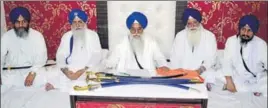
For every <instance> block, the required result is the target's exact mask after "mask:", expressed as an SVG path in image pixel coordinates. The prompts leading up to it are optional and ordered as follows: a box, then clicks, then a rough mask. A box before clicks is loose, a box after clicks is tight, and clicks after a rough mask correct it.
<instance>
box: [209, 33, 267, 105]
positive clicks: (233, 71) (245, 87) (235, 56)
mask: <svg viewBox="0 0 268 108" xmlns="http://www.w3.org/2000/svg"><path fill="white" fill-rule="evenodd" d="M240 48H241V44H240V38H238V37H237V36H236V35H235V36H231V37H229V38H228V39H227V41H226V44H225V49H224V60H223V69H222V74H223V76H232V79H233V81H234V84H235V87H236V89H237V92H236V93H231V92H229V91H222V87H223V86H222V85H223V84H224V83H226V81H225V78H224V77H223V76H222V77H223V78H222V79H223V81H222V82H221V83H223V84H218V86H215V87H214V88H213V89H212V92H210V94H209V95H210V99H211V101H210V102H209V106H211V108H212V107H213V108H214V107H216V106H217V107H218V106H222V108H224V107H225V108H226V107H227V106H226V105H229V106H228V108H267V72H263V70H264V69H267V44H266V42H265V41H263V40H262V39H261V38H259V37H257V36H254V38H253V39H252V40H251V41H250V42H248V44H247V45H246V46H243V58H244V61H245V63H246V64H247V66H248V68H249V70H250V71H252V72H253V73H254V74H255V75H256V76H257V77H256V78H254V77H253V75H252V74H251V73H249V72H247V70H246V69H245V67H244V65H243V61H242V58H241V57H242V56H241V54H240ZM219 83H220V82H219ZM253 92H261V93H262V96H259V97H257V96H254V95H253ZM219 102H221V103H219ZM225 102H226V103H225Z"/></svg>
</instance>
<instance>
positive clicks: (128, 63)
mask: <svg viewBox="0 0 268 108" xmlns="http://www.w3.org/2000/svg"><path fill="white" fill-rule="evenodd" d="M142 37H143V41H144V46H143V48H144V49H143V51H142V54H141V53H137V54H136V55H137V59H138V61H139V63H140V65H141V66H142V67H143V68H144V69H145V70H149V71H151V72H153V73H152V75H156V73H155V71H154V70H155V69H156V68H157V67H162V66H167V62H166V58H165V57H164V55H163V53H162V52H161V51H160V49H159V47H158V44H157V42H156V41H155V40H154V39H153V38H152V37H150V36H149V35H146V34H145V33H144V34H143V35H142ZM106 67H109V68H113V69H115V70H117V71H121V72H126V71H127V70H138V69H140V68H139V66H138V64H137V62H136V60H135V56H134V53H133V51H132V47H131V44H130V40H129V37H128V36H126V37H124V39H123V40H122V42H121V43H119V44H118V45H117V46H116V48H115V49H114V50H113V51H111V52H110V54H109V57H108V59H107V61H106Z"/></svg>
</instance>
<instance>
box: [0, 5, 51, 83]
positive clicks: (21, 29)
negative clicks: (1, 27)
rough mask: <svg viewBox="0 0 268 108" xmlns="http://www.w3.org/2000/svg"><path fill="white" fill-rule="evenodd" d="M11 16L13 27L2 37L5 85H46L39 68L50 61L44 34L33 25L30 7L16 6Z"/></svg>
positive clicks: (2, 66) (2, 65)
mask: <svg viewBox="0 0 268 108" xmlns="http://www.w3.org/2000/svg"><path fill="white" fill-rule="evenodd" d="M9 17H10V21H11V22H12V24H13V29H11V30H9V31H7V32H6V33H5V34H4V35H3V36H2V37H1V72H2V73H1V77H2V78H1V79H2V85H7V86H17V87H21V86H26V87H29V86H40V85H44V84H45V81H44V80H45V76H44V75H42V74H41V73H42V72H40V70H39V69H40V68H41V67H42V66H44V65H45V64H46V61H47V48H46V44H45V40H44V37H43V35H42V34H41V33H40V32H38V31H36V30H34V29H32V28H30V26H29V24H30V21H31V14H30V12H29V11H28V9H27V8H24V7H16V8H14V9H12V10H11V12H10V14H9ZM2 69H3V71H2ZM2 87H3V86H2Z"/></svg>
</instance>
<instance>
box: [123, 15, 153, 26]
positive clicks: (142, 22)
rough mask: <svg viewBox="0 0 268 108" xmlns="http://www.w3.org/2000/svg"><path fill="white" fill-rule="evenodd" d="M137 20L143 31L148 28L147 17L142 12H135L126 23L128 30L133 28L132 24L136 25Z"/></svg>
mask: <svg viewBox="0 0 268 108" xmlns="http://www.w3.org/2000/svg"><path fill="white" fill-rule="evenodd" d="M135 20H136V21H137V22H139V24H140V25H141V26H142V28H143V29H145V28H146V27H147V24H148V20H147V18H146V16H145V15H144V14H142V13H140V12H133V13H132V14H130V15H129V16H128V18H127V21H126V23H127V27H128V29H130V28H131V27H132V24H133V23H134V21H135Z"/></svg>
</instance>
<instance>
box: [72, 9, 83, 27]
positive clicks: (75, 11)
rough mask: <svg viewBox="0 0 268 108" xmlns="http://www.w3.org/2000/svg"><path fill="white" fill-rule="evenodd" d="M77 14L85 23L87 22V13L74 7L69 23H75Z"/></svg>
mask: <svg viewBox="0 0 268 108" xmlns="http://www.w3.org/2000/svg"><path fill="white" fill-rule="evenodd" d="M75 16H77V17H78V18H80V19H81V20H83V21H84V22H85V23H86V22H87V14H86V13H85V12H84V11H82V10H80V9H73V10H72V11H71V12H70V14H69V23H70V24H72V23H73V20H74V18H75Z"/></svg>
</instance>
